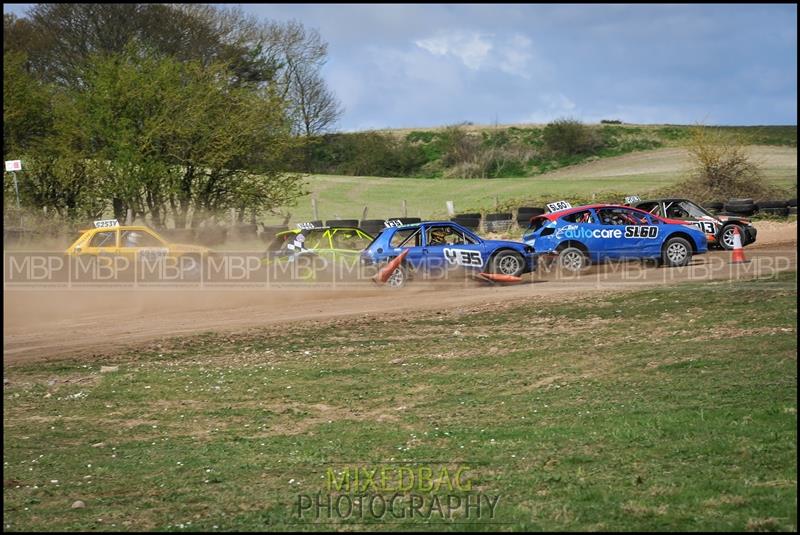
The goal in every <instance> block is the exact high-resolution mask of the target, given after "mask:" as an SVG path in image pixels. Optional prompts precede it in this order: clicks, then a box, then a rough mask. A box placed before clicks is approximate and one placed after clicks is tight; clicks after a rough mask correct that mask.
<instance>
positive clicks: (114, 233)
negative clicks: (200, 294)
mask: <svg viewBox="0 0 800 535" xmlns="http://www.w3.org/2000/svg"><path fill="white" fill-rule="evenodd" d="M94 226H95V228H93V229H89V230H84V231H82V233H81V236H80V237H79V238H78V239H77V240H75V241H74V242H73V243H72V245H70V246H69V247H68V248H67V250H66V251H64V253H65V254H66V255H67V256H69V257H77V258H87V257H88V258H89V259H91V258H123V259H129V260H132V261H133V262H129V263H127V264H125V267H129V266H132V265H133V264H134V263H140V262H142V261H146V260H147V261H153V260H160V259H167V260H168V261H169V262H170V263H171V264H172V265H177V266H179V267H180V271H181V272H182V273H184V274H190V275H196V274H199V272H200V269H201V266H202V264H203V262H204V259H205V258H206V257H208V256H209V255H211V254H212V251H211V250H210V249H208V248H206V247H200V246H197V245H186V244H180V243H170V242H168V241H167V240H165V239H164V238H162V237H161V236H160V235H159V234H158V233H157V232H156V231H154V230H153V229H150V228H148V227H145V226H142V225H120V224H119V222H118V221H117V220H115V219H109V220H102V221H95V222H94Z"/></svg>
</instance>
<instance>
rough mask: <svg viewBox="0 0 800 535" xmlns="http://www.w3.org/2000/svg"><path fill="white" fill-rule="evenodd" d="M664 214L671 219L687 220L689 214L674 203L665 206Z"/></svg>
mask: <svg viewBox="0 0 800 535" xmlns="http://www.w3.org/2000/svg"><path fill="white" fill-rule="evenodd" d="M666 213H667V217H669V218H671V219H687V218H688V217H689V212H687V211H686V210H685V209H684V208H683V207H682V206H681V205H680V204H678V203H676V202H671V203H668V204H667V206H666Z"/></svg>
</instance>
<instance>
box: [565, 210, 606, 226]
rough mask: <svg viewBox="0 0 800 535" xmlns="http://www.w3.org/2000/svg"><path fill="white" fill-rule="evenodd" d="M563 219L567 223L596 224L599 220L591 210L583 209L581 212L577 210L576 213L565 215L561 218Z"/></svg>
mask: <svg viewBox="0 0 800 535" xmlns="http://www.w3.org/2000/svg"><path fill="white" fill-rule="evenodd" d="M561 219H562V220H563V221H566V222H567V223H588V224H596V223H597V222H596V221H595V219H594V216H593V215H592V212H591V210H583V211H581V212H575V213H574V214H569V215H565V216H564V217H562V218H561Z"/></svg>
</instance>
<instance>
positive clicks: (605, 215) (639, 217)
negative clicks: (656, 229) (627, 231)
mask: <svg viewBox="0 0 800 535" xmlns="http://www.w3.org/2000/svg"><path fill="white" fill-rule="evenodd" d="M597 215H598V217H599V218H600V222H601V223H602V224H603V225H648V224H650V223H649V221H648V220H647V217H646V216H645V214H643V213H641V212H638V211H636V210H631V209H629V208H601V209H600V210H598V211H597Z"/></svg>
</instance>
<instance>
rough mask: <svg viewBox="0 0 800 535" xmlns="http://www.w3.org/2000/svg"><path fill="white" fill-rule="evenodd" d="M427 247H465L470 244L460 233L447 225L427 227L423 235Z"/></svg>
mask: <svg viewBox="0 0 800 535" xmlns="http://www.w3.org/2000/svg"><path fill="white" fill-rule="evenodd" d="M425 237H426V241H425V243H427V244H428V245H431V246H436V245H466V244H468V243H470V242H469V241H467V238H466V237H465V236H464V234H463V233H462V232H459V231H458V230H457V229H455V228H453V227H450V226H447V225H436V226H430V227H428V230H427V232H426V234H425Z"/></svg>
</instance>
